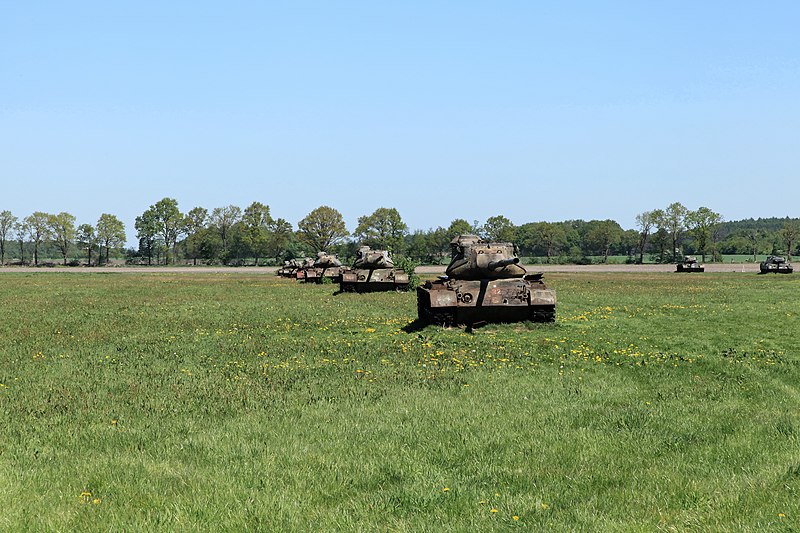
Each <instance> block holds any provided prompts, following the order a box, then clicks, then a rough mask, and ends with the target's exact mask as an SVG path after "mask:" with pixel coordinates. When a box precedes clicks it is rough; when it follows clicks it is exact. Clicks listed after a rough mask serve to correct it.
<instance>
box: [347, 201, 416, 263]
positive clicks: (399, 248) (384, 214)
mask: <svg viewBox="0 0 800 533" xmlns="http://www.w3.org/2000/svg"><path fill="white" fill-rule="evenodd" d="M407 233H408V226H406V224H405V222H403V219H402V218H401V217H400V213H399V212H398V211H397V209H395V208H393V207H392V208H386V207H379V208H378V209H376V210H375V212H374V213H372V214H371V215H368V216H363V217H359V218H358V226H357V227H356V231H355V237H356V238H357V239H358V240H359V241H360V242H361V244H365V245H367V246H370V247H372V248H375V249H385V250H389V251H390V252H392V253H402V252H403V248H404V238H405V236H406V234H407Z"/></svg>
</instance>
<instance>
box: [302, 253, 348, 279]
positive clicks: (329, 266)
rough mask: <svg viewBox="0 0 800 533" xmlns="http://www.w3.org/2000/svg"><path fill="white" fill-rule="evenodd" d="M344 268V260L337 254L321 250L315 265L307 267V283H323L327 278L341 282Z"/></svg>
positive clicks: (305, 275)
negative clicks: (340, 259)
mask: <svg viewBox="0 0 800 533" xmlns="http://www.w3.org/2000/svg"><path fill="white" fill-rule="evenodd" d="M342 270H344V268H343V267H342V262H341V261H339V258H338V257H336V255H335V254H329V253H327V252H319V253H317V260H316V261H314V265H313V266H311V267H309V268H306V269H305V272H304V277H305V281H306V283H322V280H323V279H325V278H329V279H330V280H331V281H332V282H333V283H339V282H340V281H341V280H342Z"/></svg>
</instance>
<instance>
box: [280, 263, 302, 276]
mask: <svg viewBox="0 0 800 533" xmlns="http://www.w3.org/2000/svg"><path fill="white" fill-rule="evenodd" d="M302 267H303V260H302V259H301V260H297V259H290V260H288V261H284V262H283V266H282V267H280V268H279V269H278V270H277V272H275V273H276V274H277V275H278V276H281V277H284V278H296V277H297V271H298V270H299V269H300V268H302Z"/></svg>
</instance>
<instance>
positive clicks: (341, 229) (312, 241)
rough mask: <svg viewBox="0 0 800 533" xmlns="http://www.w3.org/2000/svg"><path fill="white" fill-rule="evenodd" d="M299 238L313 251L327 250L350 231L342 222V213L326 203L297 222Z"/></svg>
mask: <svg viewBox="0 0 800 533" xmlns="http://www.w3.org/2000/svg"><path fill="white" fill-rule="evenodd" d="M297 229H298V231H299V234H300V239H301V240H302V241H303V242H304V243H306V244H308V245H309V246H311V248H312V250H313V251H314V252H328V251H330V249H331V246H333V245H335V244H338V243H340V242H341V241H342V239H344V238H345V237H347V236H348V235H349V234H350V233H349V232H348V231H347V228H346V227H345V224H344V219H343V218H342V214H341V213H340V212H339V211H337V210H336V209H334V208H332V207H328V206H327V205H323V206H320V207H318V208H316V209H314V210H313V211H311V212H310V213H309V214H308V215H306V217H305V218H304V219H303V220H301V221H300V222H298V223H297Z"/></svg>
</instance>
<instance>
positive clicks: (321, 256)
mask: <svg viewBox="0 0 800 533" xmlns="http://www.w3.org/2000/svg"><path fill="white" fill-rule="evenodd" d="M314 266H315V267H318V268H333V267H340V266H342V262H341V261H339V258H338V257H336V255H335V254H329V253H327V252H319V253H317V260H316V261H314Z"/></svg>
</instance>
